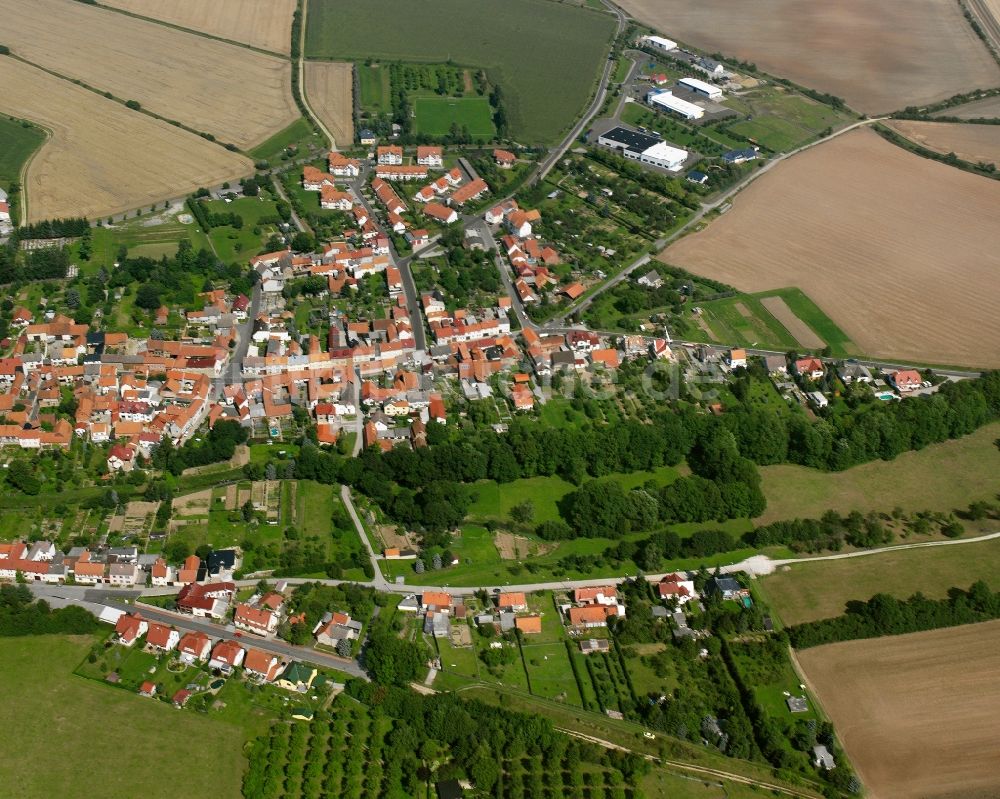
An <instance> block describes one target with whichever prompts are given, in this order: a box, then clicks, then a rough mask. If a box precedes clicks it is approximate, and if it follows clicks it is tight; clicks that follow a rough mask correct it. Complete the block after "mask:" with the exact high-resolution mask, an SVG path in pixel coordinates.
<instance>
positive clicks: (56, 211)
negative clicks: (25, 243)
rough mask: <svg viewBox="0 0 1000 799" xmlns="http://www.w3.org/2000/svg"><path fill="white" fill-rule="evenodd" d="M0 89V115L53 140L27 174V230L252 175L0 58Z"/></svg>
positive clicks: (144, 120) (196, 142)
mask: <svg viewBox="0 0 1000 799" xmlns="http://www.w3.org/2000/svg"><path fill="white" fill-rule="evenodd" d="M0 86H3V91H0V111H2V112H3V113H7V114H12V115H14V116H18V117H23V118H26V119H30V120H32V121H33V122H38V123H39V124H41V125H44V126H45V127H46V128H48V129H49V130H50V131H51V133H52V136H51V138H50V139H49V141H47V142H46V143H45V144H43V145H42V147H41V149H40V150H39V151H38V152H37V153H36V154H35V156H34V158H33V159H32V160H31V163H30V165H29V167H28V172H27V180H26V182H25V191H26V195H27V203H28V216H29V219H28V221H30V222H35V221H38V220H39V219H52V218H53V217H75V216H87V217H90V218H91V219H94V218H98V217H102V216H109V215H111V214H114V213H118V212H120V211H126V210H131V209H133V208H138V207H140V206H144V205H148V204H151V203H153V202H156V201H159V200H163V199H166V198H168V197H177V196H180V195H183V194H187V193H189V192H191V191H193V190H194V189H196V188H198V187H199V186H211V185H216V184H219V183H222V182H224V181H228V180H232V179H234V178H238V177H243V176H245V175H249V174H251V173H252V172H253V163H252V162H251V161H250V160H249V159H247V158H244V157H243V156H241V155H238V154H237V153H231V152H227V151H226V150H224V149H223V148H222V147H220V146H218V145H217V144H212V143H211V142H207V141H205V140H204V139H202V138H201V137H199V136H196V135H195V134H193V133H188V132H187V131H184V130H181V129H180V128H177V127H174V126H173V125H169V124H167V123H166V122H161V121H160V120H157V119H152V118H151V117H148V116H146V115H145V114H137V113H136V112H135V111H130V110H128V109H127V108H125V107H124V106H123V105H121V104H120V103H116V102H113V101H111V100H106V99H104V98H103V97H99V96H98V95H96V94H94V93H93V92H91V91H88V90H86V89H83V88H80V87H79V86H74V85H73V84H71V83H69V82H67V81H64V80H61V79H60V78H56V77H53V76H52V75H49V74H47V73H45V72H43V71H42V70H40V69H37V68H35V67H32V66H28V65H27V64H22V63H20V62H18V61H15V60H14V59H13V58H0Z"/></svg>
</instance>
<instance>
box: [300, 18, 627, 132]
mask: <svg viewBox="0 0 1000 799" xmlns="http://www.w3.org/2000/svg"><path fill="white" fill-rule="evenodd" d="M614 29H615V25H614V20H613V18H612V17H611V16H610V15H608V14H605V13H601V12H598V11H592V10H588V9H582V8H577V7H573V6H571V5H564V4H559V3H552V2H547V0H508V2H506V3H504V4H503V5H502V6H498V5H495V4H491V3H488V2H487V1H486V0H428V2H425V3H421V4H406V3H404V4H399V3H395V2H393V1H392V0H369V1H368V2H359V0H309V9H308V18H307V30H306V48H305V51H306V55H307V56H308V57H310V58H340V59H345V58H347V59H355V60H359V61H363V60H364V59H367V58H375V59H383V60H402V61H420V62H436V63H443V62H446V61H449V60H450V61H452V62H454V63H456V64H464V65H468V66H471V67H482V68H485V69H486V70H487V71H488V72H489V74H490V75H491V79H492V80H493V81H494V82H495V83H498V84H499V85H500V86H501V87H502V88H503V92H504V98H505V105H506V107H507V115H508V119H509V122H510V131H511V134H512V135H513V136H514V137H515V138H518V139H520V140H522V141H524V142H525V143H529V142H530V143H550V142H553V141H555V140H557V139H558V138H559V135H560V134H561V133H562V132H563V131H565V130H566V129H567V128H568V127H569V126H570V125H571V124H572V122H573V120H574V118H575V117H576V115H577V114H578V113H579V112H580V110H581V109H582V108H583V107H584V106H585V105H586V104H587V99H588V97H589V96H590V95H591V93H592V92H593V90H594V87H595V85H596V83H597V79H598V76H599V74H600V71H601V69H602V68H603V60H604V58H605V55H606V52H607V49H608V46H609V44H610V41H611V36H612V34H613V32H614ZM362 74H363V73H362ZM365 80H366V79H365V78H364V77H362V86H363V87H362V92H363V93H364V92H365V89H364V81H365ZM363 96H364V95H363Z"/></svg>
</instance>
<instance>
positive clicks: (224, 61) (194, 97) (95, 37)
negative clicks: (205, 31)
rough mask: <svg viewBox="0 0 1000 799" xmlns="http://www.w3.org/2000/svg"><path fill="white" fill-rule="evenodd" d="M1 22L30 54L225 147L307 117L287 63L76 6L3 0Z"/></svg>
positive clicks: (54, 0) (9, 39)
mask: <svg viewBox="0 0 1000 799" xmlns="http://www.w3.org/2000/svg"><path fill="white" fill-rule="evenodd" d="M206 5H207V4H206ZM0 19H3V21H4V24H3V39H4V41H3V43H4V44H5V45H7V46H8V47H10V48H11V50H13V51H14V52H15V53H16V54H17V55H19V56H21V57H22V58H25V59H27V60H29V61H31V62H33V63H36V64H39V65H40V66H43V67H45V68H46V69H50V70H53V71H55V72H58V73H59V74H60V75H63V76H66V77H68V78H73V79H79V80H82V81H83V82H84V83H86V84H87V85H89V86H92V87H94V88H96V89H98V90H100V91H102V92H103V91H109V92H111V93H112V94H114V95H115V96H116V97H118V98H120V99H122V100H136V101H138V102H139V103H140V104H141V105H142V106H143V107H144V108H147V109H148V110H150V111H153V112H155V113H157V114H160V115H162V116H164V117H166V118H168V119H175V120H177V121H178V122H182V123H183V124H185V125H188V126H189V127H191V128H193V129H194V130H197V131H199V132H201V131H204V132H207V133H211V134H212V135H214V136H215V137H216V138H218V139H219V140H220V141H222V142H232V143H233V144H236V145H238V146H240V147H244V148H248V147H252V146H254V145H256V144H258V143H260V142H261V141H263V140H264V139H266V138H267V137H268V136H270V135H272V134H274V133H276V132H278V131H279V130H283V129H284V128H286V127H287V126H288V125H289V124H291V123H292V122H293V121H294V120H295V119H296V118H297V117H298V115H299V114H298V110H297V109H296V108H295V103H294V101H293V100H292V94H291V72H290V70H291V64H290V62H289V61H288V60H287V59H284V58H279V57H277V56H269V55H265V54H263V53H255V52H253V51H251V50H248V49H246V48H245V47H238V46H236V45H232V44H227V43H225V42H219V41H212V40H211V39H206V38H205V37H204V36H198V35H196V34H193V33H187V32H185V31H181V30H177V29H175V28H168V27H166V26H164V25H159V24H157V23H155V22H148V21H146V20H142V19H137V18H135V17H130V16H127V15H125V14H119V13H118V12H116V11H112V10H109V9H104V8H99V7H97V6H92V5H86V4H84V3H78V2H73V0H33V1H32V2H31V3H23V2H18V0H0ZM97 43H100V45H99V46H100V52H99V53H95V47H96V46H97ZM4 88H5V90H6V86H5V87H4ZM59 110H60V111H62V110H64V109H63V108H59ZM151 151H152V150H147V154H148V152H151ZM150 160H153V159H150Z"/></svg>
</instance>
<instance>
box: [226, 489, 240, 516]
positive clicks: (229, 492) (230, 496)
mask: <svg viewBox="0 0 1000 799" xmlns="http://www.w3.org/2000/svg"><path fill="white" fill-rule="evenodd" d="M236 491H237V489H236V485H235V484H233V485H228V486H226V503H225V505H226V510H236V507H237V505H236V496H237V494H236Z"/></svg>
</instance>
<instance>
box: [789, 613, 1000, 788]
mask: <svg viewBox="0 0 1000 799" xmlns="http://www.w3.org/2000/svg"><path fill="white" fill-rule="evenodd" d="M797 657H798V661H799V664H800V666H801V667H802V669H803V670H804V672H805V675H806V682H807V683H808V684H809V686H810V688H811V689H812V690H813V691H814V693H816V695H817V696H818V697H819V699H820V702H821V704H822V705H823V709H824V710H825V711H826V712H827V714H828V715H829V716H830V717H831V719H832V720H833V724H834V726H835V727H836V729H837V732H838V733H839V735H840V738H841V741H842V742H843V745H844V748H845V749H846V750H847V753H848V755H849V756H850V759H851V761H852V762H853V763H854V766H855V767H856V768H857V771H858V774H859V775H860V777H861V779H862V781H863V782H864V783H865V787H866V788H867V789H868V793H867V795H868V796H869V797H871V799H958V797H962V798H963V799H987V797H996V796H998V795H1000V750H998V748H997V744H996V731H997V716H998V714H1000V681H998V680H997V679H996V675H997V674H998V673H1000V621H991V622H985V623H983V624H969V625H965V626H962V627H953V628H950V629H945V630H933V631H931V632H924V633H913V634H910V635H899V636H893V637H889V638H876V639H872V640H868V641H847V642H844V643H838V644H830V645H828V646H820V647H816V648H814V649H806V650H803V651H801V652H798V653H797Z"/></svg>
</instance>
